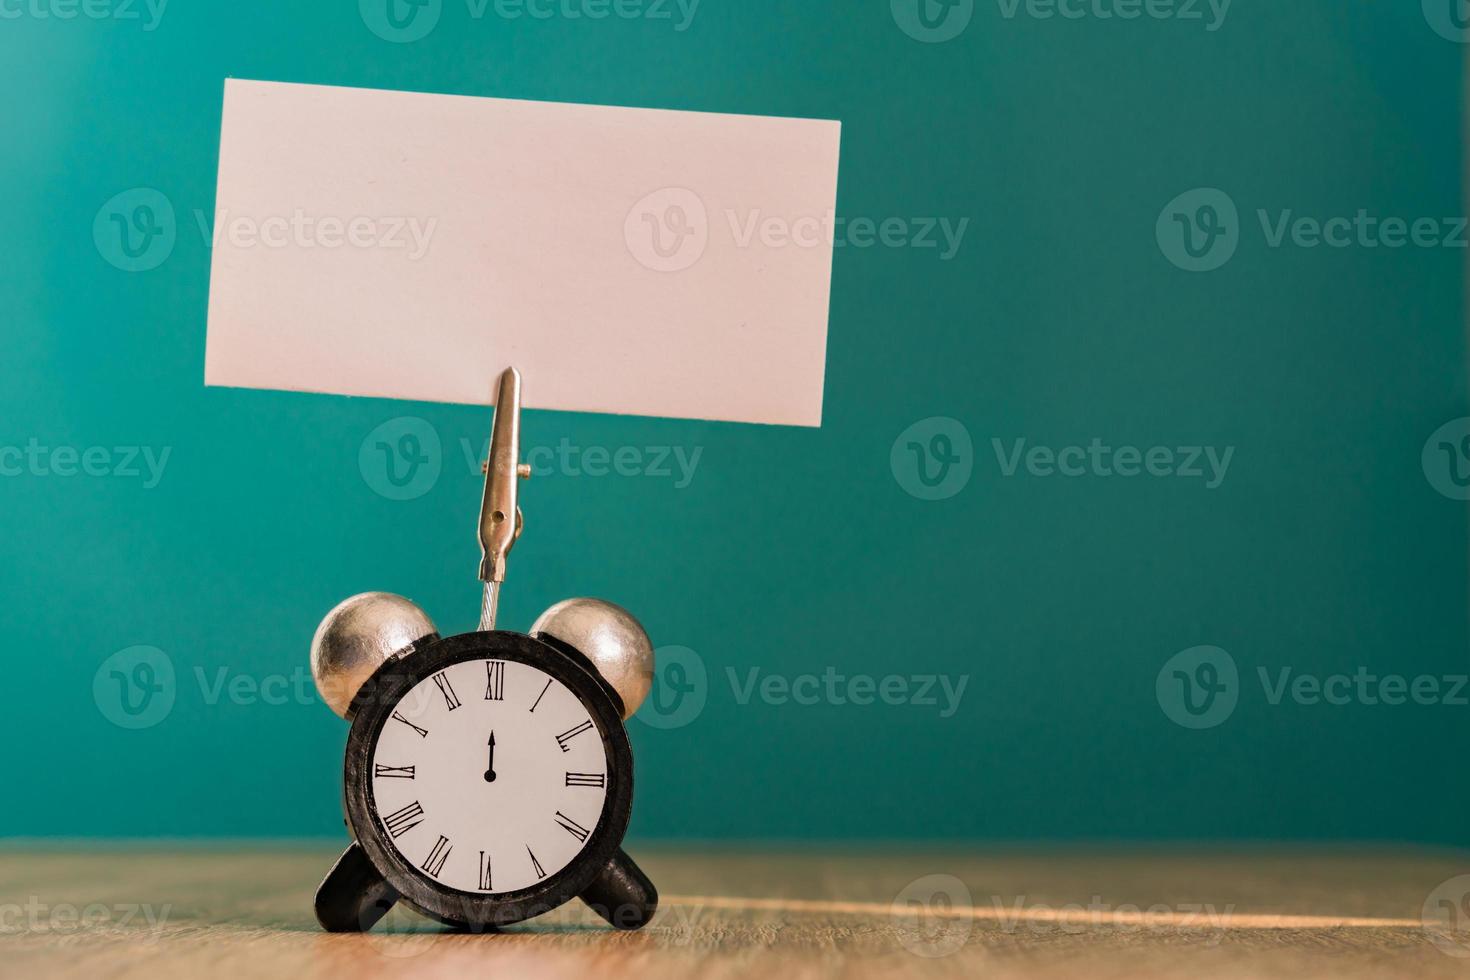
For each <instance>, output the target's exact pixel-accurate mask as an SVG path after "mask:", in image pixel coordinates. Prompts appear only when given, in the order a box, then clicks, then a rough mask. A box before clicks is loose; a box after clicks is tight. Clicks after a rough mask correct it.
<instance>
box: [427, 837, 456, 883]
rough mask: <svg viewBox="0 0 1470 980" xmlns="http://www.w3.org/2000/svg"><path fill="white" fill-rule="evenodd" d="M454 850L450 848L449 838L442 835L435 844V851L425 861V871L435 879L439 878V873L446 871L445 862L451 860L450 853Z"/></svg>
mask: <svg viewBox="0 0 1470 980" xmlns="http://www.w3.org/2000/svg"><path fill="white" fill-rule="evenodd" d="M452 850H454V848H453V847H450V846H449V838H448V837H445V836H444V835H443V834H440V835H439V839H438V840H436V841H435V842H434V849H433V850H432V851H430V852H429V856H428V857H427V858H425V859H424V864H423V868H424V870H425V871H427V872H428V873H429V874H431V875H433V876H434V877H435V878H437V877H439V872H441V871H443V870H444V862H445V861H447V860H448V859H449V852H450V851H452Z"/></svg>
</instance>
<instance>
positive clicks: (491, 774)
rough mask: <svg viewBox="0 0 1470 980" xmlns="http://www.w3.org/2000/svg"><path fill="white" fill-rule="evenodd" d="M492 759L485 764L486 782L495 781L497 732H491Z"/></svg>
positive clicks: (490, 747)
mask: <svg viewBox="0 0 1470 980" xmlns="http://www.w3.org/2000/svg"><path fill="white" fill-rule="evenodd" d="M488 744H489V749H490V761H489V762H487V763H486V764H485V782H487V783H493V782H495V733H494V732H491V733H490V742H489V743H488Z"/></svg>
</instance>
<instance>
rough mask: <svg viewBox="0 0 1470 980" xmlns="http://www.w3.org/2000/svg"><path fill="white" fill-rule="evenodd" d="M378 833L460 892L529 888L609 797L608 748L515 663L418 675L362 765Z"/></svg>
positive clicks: (577, 713)
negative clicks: (367, 770)
mask: <svg viewBox="0 0 1470 980" xmlns="http://www.w3.org/2000/svg"><path fill="white" fill-rule="evenodd" d="M370 766H371V770H370V779H371V787H370V793H371V797H370V798H371V801H372V808H373V810H374V811H375V819H376V820H377V821H378V822H379V824H380V827H381V829H382V831H383V838H384V840H386V841H387V842H388V843H389V845H390V846H391V847H393V848H394V849H395V850H397V852H398V853H399V855H400V856H401V857H402V858H403V860H404V861H405V862H407V863H408V864H409V865H411V866H412V867H414V868H416V869H418V872H419V873H420V874H422V875H425V876H427V877H429V878H432V879H434V880H435V881H437V882H438V883H440V884H441V885H444V886H447V887H449V888H454V889H458V890H460V891H464V892H473V893H479V894H485V895H499V894H503V893H506V892H513V891H518V890H520V889H524V888H531V887H533V886H535V885H537V884H539V883H540V882H542V881H544V880H545V879H546V878H548V877H550V876H551V875H554V874H556V873H557V872H558V871H560V870H562V869H563V868H565V867H566V866H567V865H568V864H570V863H571V862H572V860H573V859H575V858H576V857H577V855H578V854H580V853H581V852H582V850H583V848H584V847H585V846H586V844H587V842H588V840H589V839H591V838H592V835H593V832H594V831H595V830H596V829H597V825H598V821H599V820H600V819H601V816H602V813H603V806H604V804H605V802H606V800H607V792H608V780H609V773H608V750H607V747H606V746H605V745H604V743H603V739H602V735H601V733H600V732H599V730H598V728H597V725H596V724H595V723H594V721H593V718H592V714H591V712H589V711H588V709H587V707H586V706H585V705H584V704H583V703H582V702H581V700H579V699H578V698H577V696H576V695H575V694H573V693H572V691H571V690H570V689H569V688H567V687H566V685H564V684H563V683H562V682H561V681H559V680H557V679H556V678H554V677H552V676H551V675H550V674H548V673H545V672H544V671H541V670H539V669H537V668H536V667H532V666H531V665H529V664H523V663H519V662H517V661H514V660H488V659H475V660H464V661H461V662H459V663H455V664H451V665H449V666H447V667H445V668H444V669H442V670H440V671H439V672H437V673H435V674H432V675H430V676H428V677H425V678H424V679H423V680H421V681H420V682H419V683H417V684H416V685H414V686H413V687H412V688H410V689H409V690H408V691H407V692H406V693H405V694H404V695H403V697H402V698H400V699H399V700H398V702H397V704H396V705H394V709H393V711H392V712H391V713H390V714H389V715H388V716H387V717H386V718H385V719H384V721H383V723H382V727H381V729H380V730H379V733H378V736H377V741H376V742H375V743H374V745H373V748H372V757H371V760H370Z"/></svg>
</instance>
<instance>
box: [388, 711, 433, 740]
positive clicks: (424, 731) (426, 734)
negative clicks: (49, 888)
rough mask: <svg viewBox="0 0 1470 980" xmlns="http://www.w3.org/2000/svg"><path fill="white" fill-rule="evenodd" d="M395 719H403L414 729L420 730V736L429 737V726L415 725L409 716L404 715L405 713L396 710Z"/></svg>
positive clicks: (402, 720)
mask: <svg viewBox="0 0 1470 980" xmlns="http://www.w3.org/2000/svg"><path fill="white" fill-rule="evenodd" d="M393 720H394V721H401V722H403V723H404V724H405V725H407V726H408V727H409V728H412V729H413V730H414V731H416V732H418V733H419V738H428V737H429V730H428V729H427V728H420V727H419V726H417V725H415V724H414V723H413V722H411V721H409V720H408V719H407V718H405V717H403V715H401V714H399V713H398V712H396V711H395V712H393Z"/></svg>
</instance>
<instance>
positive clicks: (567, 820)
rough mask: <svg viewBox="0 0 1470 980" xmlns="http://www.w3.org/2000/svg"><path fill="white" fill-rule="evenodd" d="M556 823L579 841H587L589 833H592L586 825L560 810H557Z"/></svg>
mask: <svg viewBox="0 0 1470 980" xmlns="http://www.w3.org/2000/svg"><path fill="white" fill-rule="evenodd" d="M556 824H557V826H558V827H560V828H561V829H562V830H565V831H566V832H567V833H569V834H571V835H572V836H573V837H575V838H577V840H579V841H585V840H586V839H587V835H588V834H589V833H591V831H589V830H588V829H587V828H586V827H583V826H582V825H581V824H579V823H577V821H575V820H573V819H572V818H571V817H569V816H567V815H566V814H565V813H562V812H561V811H560V810H558V811H556Z"/></svg>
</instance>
